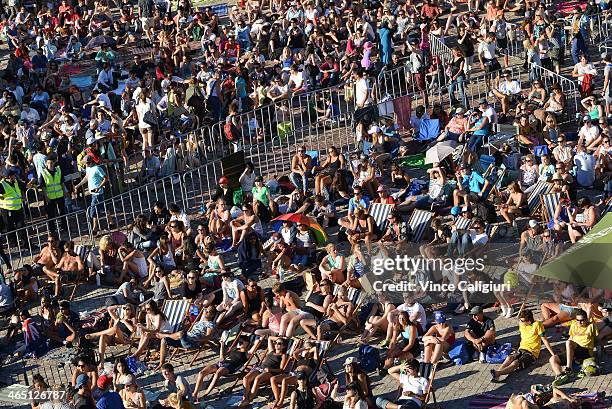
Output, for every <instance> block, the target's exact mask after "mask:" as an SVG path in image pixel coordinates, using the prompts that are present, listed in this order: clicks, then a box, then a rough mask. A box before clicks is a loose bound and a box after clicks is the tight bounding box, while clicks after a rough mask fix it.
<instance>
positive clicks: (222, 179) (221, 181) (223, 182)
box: [219, 176, 229, 185]
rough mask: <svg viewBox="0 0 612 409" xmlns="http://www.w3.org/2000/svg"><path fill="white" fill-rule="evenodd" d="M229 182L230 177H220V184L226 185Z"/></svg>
mask: <svg viewBox="0 0 612 409" xmlns="http://www.w3.org/2000/svg"><path fill="white" fill-rule="evenodd" d="M228 183H229V179H228V178H227V177H225V176H221V178H220V179H219V184H220V185H225V184H228Z"/></svg>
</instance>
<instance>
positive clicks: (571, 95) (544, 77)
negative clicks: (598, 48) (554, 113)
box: [529, 63, 580, 123]
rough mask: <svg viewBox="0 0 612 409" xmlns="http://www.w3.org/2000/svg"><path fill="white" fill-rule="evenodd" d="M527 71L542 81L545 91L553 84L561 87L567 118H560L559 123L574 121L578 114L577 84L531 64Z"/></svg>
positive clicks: (578, 94)
mask: <svg viewBox="0 0 612 409" xmlns="http://www.w3.org/2000/svg"><path fill="white" fill-rule="evenodd" d="M529 69H530V71H531V73H532V74H533V75H535V77H536V78H539V79H540V81H542V84H543V85H544V87H545V88H546V89H550V86H551V85H553V84H558V85H559V86H560V87H561V90H562V91H563V95H564V96H565V114H566V115H567V117H566V118H561V119H560V120H559V123H567V122H571V121H574V120H575V119H576V114H577V113H579V112H580V111H579V108H578V103H579V101H580V91H579V89H578V84H577V83H576V82H574V81H572V80H571V79H569V78H566V77H564V76H562V75H559V74H557V73H555V72H553V71H550V70H547V69H546V68H544V67H540V66H538V65H535V64H533V63H531V64H530V66H529Z"/></svg>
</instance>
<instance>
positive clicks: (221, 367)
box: [193, 336, 250, 404]
mask: <svg viewBox="0 0 612 409" xmlns="http://www.w3.org/2000/svg"><path fill="white" fill-rule="evenodd" d="M249 346H250V342H249V338H248V337H245V336H241V337H239V338H238V343H237V345H236V347H235V348H234V349H232V350H231V351H229V352H228V353H227V354H226V353H225V348H221V355H220V357H219V358H220V359H219V362H217V363H215V364H211V365H208V366H205V367H204V368H203V369H202V370H201V371H200V372H199V373H198V377H197V378H196V384H195V389H194V390H193V401H194V403H196V404H197V403H198V402H199V397H198V395H199V393H200V389H201V388H202V384H203V383H204V380H205V379H206V377H207V376H209V375H213V377H212V379H211V381H210V383H209V384H208V387H207V388H206V390H205V391H204V394H203V396H207V395H209V394H210V393H211V392H212V391H213V389H214V388H215V386H216V385H217V382H218V381H219V378H221V377H222V376H228V375H232V374H234V373H236V372H237V371H238V370H239V369H240V368H241V367H242V366H243V365H244V364H245V363H246V362H247V360H248V357H249Z"/></svg>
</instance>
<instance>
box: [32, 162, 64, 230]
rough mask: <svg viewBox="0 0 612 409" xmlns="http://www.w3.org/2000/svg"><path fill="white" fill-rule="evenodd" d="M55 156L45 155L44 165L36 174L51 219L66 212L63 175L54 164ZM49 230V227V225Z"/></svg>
mask: <svg viewBox="0 0 612 409" xmlns="http://www.w3.org/2000/svg"><path fill="white" fill-rule="evenodd" d="M55 162H56V157H55V155H51V156H48V157H47V161H46V166H45V167H44V168H43V169H42V170H41V172H40V174H39V176H38V187H39V188H41V187H43V186H44V188H45V195H46V196H47V201H46V203H45V210H46V211H47V217H48V218H49V219H53V218H55V217H58V216H63V215H65V214H66V203H65V201H64V177H63V175H62V170H61V169H60V168H59V166H56V165H55ZM60 225H61V227H62V228H65V227H66V222H65V220H61V222H60ZM49 230H51V227H49Z"/></svg>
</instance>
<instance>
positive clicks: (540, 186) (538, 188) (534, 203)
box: [527, 180, 552, 216]
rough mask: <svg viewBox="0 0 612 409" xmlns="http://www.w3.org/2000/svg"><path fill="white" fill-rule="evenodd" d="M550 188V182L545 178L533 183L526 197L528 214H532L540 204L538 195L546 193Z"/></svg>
mask: <svg viewBox="0 0 612 409" xmlns="http://www.w3.org/2000/svg"><path fill="white" fill-rule="evenodd" d="M550 189H552V184H550V183H548V182H546V181H545V180H539V181H538V182H537V183H536V184H535V187H534V188H533V189H532V190H531V192H530V193H529V196H528V197H527V206H528V208H529V215H530V216H533V215H534V214H535V212H536V211H537V210H538V209H539V208H540V205H541V204H542V202H541V200H540V195H545V194H547V193H548V192H550Z"/></svg>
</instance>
